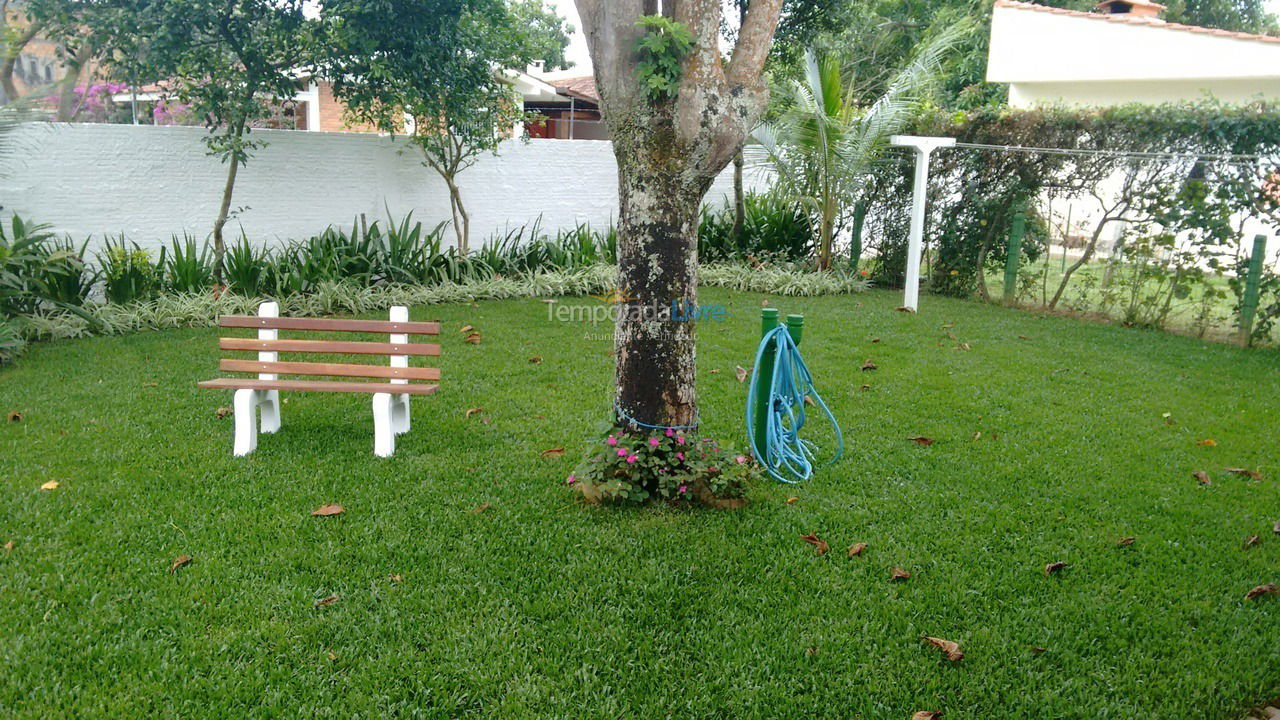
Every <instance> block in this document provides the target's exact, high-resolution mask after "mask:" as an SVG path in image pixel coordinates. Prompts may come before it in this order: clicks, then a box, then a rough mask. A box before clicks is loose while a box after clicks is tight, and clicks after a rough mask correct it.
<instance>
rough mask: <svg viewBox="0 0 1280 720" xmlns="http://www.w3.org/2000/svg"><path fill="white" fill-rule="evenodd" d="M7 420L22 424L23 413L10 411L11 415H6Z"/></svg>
mask: <svg viewBox="0 0 1280 720" xmlns="http://www.w3.org/2000/svg"><path fill="white" fill-rule="evenodd" d="M5 418H6V419H7V420H8V421H9V422H11V423H12V422H22V413H20V412H18V411H17V410H10V411H9V414H8V415H6V416H5Z"/></svg>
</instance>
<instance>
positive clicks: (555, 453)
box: [542, 447, 564, 458]
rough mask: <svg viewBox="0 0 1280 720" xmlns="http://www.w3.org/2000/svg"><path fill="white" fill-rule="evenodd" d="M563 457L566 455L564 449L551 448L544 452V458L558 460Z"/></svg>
mask: <svg viewBox="0 0 1280 720" xmlns="http://www.w3.org/2000/svg"><path fill="white" fill-rule="evenodd" d="M561 455H564V448H562V447H558V448H551V449H550V450H543V451H542V457H544V458H558V457H560V456H561Z"/></svg>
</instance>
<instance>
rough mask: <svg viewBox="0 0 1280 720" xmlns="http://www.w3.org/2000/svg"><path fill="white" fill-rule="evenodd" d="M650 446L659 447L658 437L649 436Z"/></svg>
mask: <svg viewBox="0 0 1280 720" xmlns="http://www.w3.org/2000/svg"><path fill="white" fill-rule="evenodd" d="M649 447H658V438H649Z"/></svg>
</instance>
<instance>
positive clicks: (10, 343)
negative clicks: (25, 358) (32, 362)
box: [0, 317, 27, 365]
mask: <svg viewBox="0 0 1280 720" xmlns="http://www.w3.org/2000/svg"><path fill="white" fill-rule="evenodd" d="M26 346H27V343H26V341H25V340H23V339H22V335H21V334H20V333H19V332H18V327H17V320H15V319H12V318H5V317H0V365H8V364H10V363H12V362H13V361H14V360H15V359H16V358H17V357H18V356H19V355H21V354H22V351H23V350H24V349H25V348H26Z"/></svg>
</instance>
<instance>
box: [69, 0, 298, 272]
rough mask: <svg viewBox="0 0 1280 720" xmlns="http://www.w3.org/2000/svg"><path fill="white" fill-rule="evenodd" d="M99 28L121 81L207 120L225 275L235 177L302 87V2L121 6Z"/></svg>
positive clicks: (219, 256) (155, 1) (198, 0)
mask: <svg viewBox="0 0 1280 720" xmlns="http://www.w3.org/2000/svg"><path fill="white" fill-rule="evenodd" d="M105 5H108V6H114V7H115V8H116V9H117V12H114V13H111V14H107V13H105V12H104V13H100V14H98V15H97V16H96V17H95V18H94V22H95V23H97V24H98V27H97V28H96V29H97V30H98V31H99V32H102V33H104V34H105V35H106V36H107V37H109V38H110V43H111V47H113V48H114V49H115V50H116V51H117V52H115V53H114V54H113V55H112V56H111V58H110V62H109V67H110V68H111V70H112V72H113V73H114V74H116V75H117V76H118V77H119V78H120V79H122V80H125V81H128V82H131V83H137V84H142V85H145V84H149V83H154V84H156V85H157V86H158V87H159V88H160V92H161V94H162V95H163V96H165V97H167V98H171V99H175V100H177V101H178V102H181V103H184V104H187V105H189V106H190V107H191V110H192V112H193V113H194V114H195V116H196V117H199V118H201V119H203V120H204V123H205V125H206V127H207V128H208V130H209V134H208V135H207V136H206V137H205V144H206V146H207V147H208V150H209V154H210V155H213V156H215V157H217V158H218V159H220V160H221V161H222V162H223V163H224V164H226V166H227V175H226V181H225V182H224V184H223V188H222V199H221V202H220V203H219V205H218V213H217V216H216V218H215V220H214V222H213V252H214V269H215V272H216V274H217V279H218V280H221V278H222V263H223V257H224V256H225V254H226V243H225V241H224V238H223V228H224V227H225V226H226V224H227V219H228V218H229V217H230V213H231V200H232V196H233V194H234V192H235V184H236V175H237V173H238V172H239V169H240V167H241V166H242V165H244V164H246V163H247V162H248V161H249V158H250V157H251V155H252V153H253V151H254V150H257V149H259V148H261V147H262V146H263V143H261V142H257V141H254V140H252V139H250V138H249V131H250V129H251V128H252V126H253V125H254V124H255V123H257V122H260V121H263V120H265V119H266V118H268V117H271V116H272V115H273V114H274V113H275V110H276V108H277V107H278V104H279V103H280V102H282V101H288V100H289V99H291V98H292V97H293V96H294V95H295V94H296V93H297V90H298V76H297V71H298V70H299V69H301V68H302V67H304V66H305V63H306V59H307V57H308V54H309V53H308V49H309V48H310V33H309V28H308V25H309V22H308V20H307V19H306V18H305V17H304V16H303V12H302V9H303V6H304V5H305V0H117V2H114V3H105Z"/></svg>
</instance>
